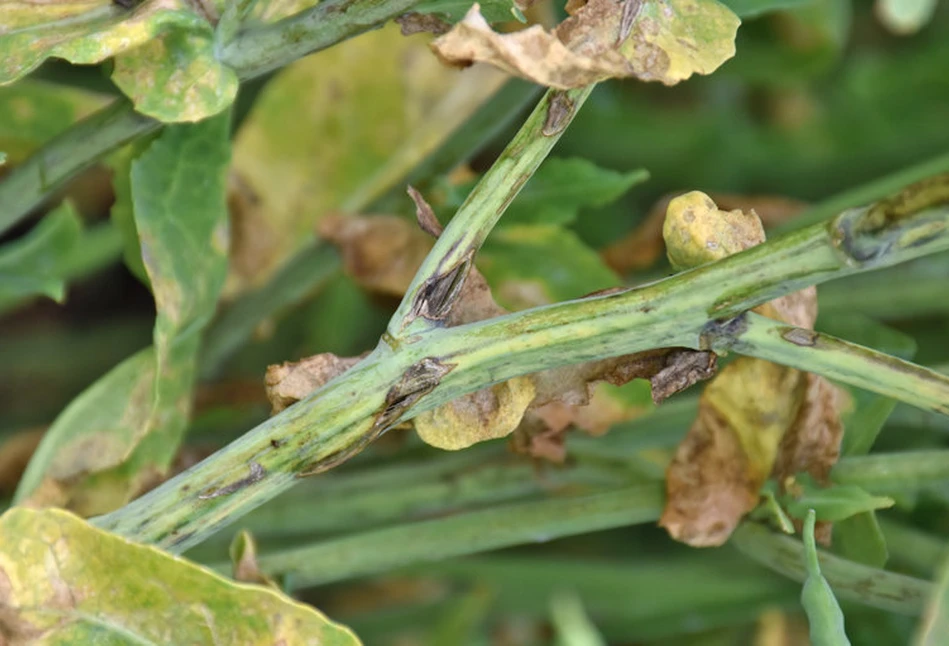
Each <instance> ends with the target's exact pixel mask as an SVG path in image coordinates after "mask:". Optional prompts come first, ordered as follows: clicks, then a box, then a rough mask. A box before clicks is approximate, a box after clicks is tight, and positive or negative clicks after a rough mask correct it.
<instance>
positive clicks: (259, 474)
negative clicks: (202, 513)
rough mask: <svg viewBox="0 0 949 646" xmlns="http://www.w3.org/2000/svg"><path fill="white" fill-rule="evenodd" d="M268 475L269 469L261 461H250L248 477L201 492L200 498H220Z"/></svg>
mask: <svg viewBox="0 0 949 646" xmlns="http://www.w3.org/2000/svg"><path fill="white" fill-rule="evenodd" d="M266 475H267V470H266V469H264V468H263V467H262V466H261V465H260V464H259V463H257V462H251V463H250V475H249V476H247V477H246V478H241V479H240V480H238V481H236V482H232V483H231V484H229V485H226V486H224V487H221V488H220V489H212V490H211V491H208V492H206V493H203V494H200V495H199V496H198V500H210V499H211V498H219V497H221V496H229V495H231V494H232V493H237V492H238V491H240V490H241V489H244V488H245V487H249V486H250V485H252V484H254V483H256V482H260V481H261V480H263V479H264V477H265V476H266Z"/></svg>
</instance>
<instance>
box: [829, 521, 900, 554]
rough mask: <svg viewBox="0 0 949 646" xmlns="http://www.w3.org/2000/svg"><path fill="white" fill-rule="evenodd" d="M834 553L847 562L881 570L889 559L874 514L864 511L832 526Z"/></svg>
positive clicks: (883, 537) (881, 532) (884, 538)
mask: <svg viewBox="0 0 949 646" xmlns="http://www.w3.org/2000/svg"><path fill="white" fill-rule="evenodd" d="M834 552H835V553H836V554H839V555H840V556H842V557H844V558H845V559H847V560H848V561H855V562H857V563H863V564H864V565H869V566H871V567H876V568H882V567H883V566H884V565H886V562H887V560H888V559H889V558H890V552H889V550H888V549H887V547H886V537H885V536H884V535H883V530H881V529H880V523H879V522H878V521H877V517H876V514H875V513H874V512H872V511H865V512H863V513H860V514H856V515H854V516H851V517H850V518H845V519H844V520H842V521H840V522H839V523H836V524H835V525H834Z"/></svg>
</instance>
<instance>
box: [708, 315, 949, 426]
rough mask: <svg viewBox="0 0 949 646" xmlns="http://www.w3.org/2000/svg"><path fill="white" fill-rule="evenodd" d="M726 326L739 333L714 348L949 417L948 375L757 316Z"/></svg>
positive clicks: (811, 331) (725, 338) (744, 317)
mask: <svg viewBox="0 0 949 646" xmlns="http://www.w3.org/2000/svg"><path fill="white" fill-rule="evenodd" d="M724 327H727V328H731V329H733V330H738V332H737V333H732V334H727V335H723V336H721V337H717V338H716V339H715V340H714V341H712V349H713V350H719V349H722V350H734V351H735V352H738V353H740V354H746V355H749V356H752V357H758V358H760V359H767V360H768V361H773V362H775V363H780V364H783V365H786V366H791V367H794V368H799V369H801V370H807V371H809V372H816V373H819V374H821V375H823V376H825V377H829V378H831V379H836V380H837V381H841V382H843V383H846V384H850V385H851V386H857V387H858V388H863V389H865V390H869V391H871V392H875V393H879V394H881V395H885V396H887V397H892V398H893V399H897V400H899V401H902V402H906V403H907V404H912V405H913V406H917V407H919V408H922V409H923V410H930V411H933V412H936V413H941V414H943V415H949V377H947V376H946V375H942V374H940V373H938V372H936V371H935V370H930V369H929V368H924V367H923V366H918V365H916V364H915V363H911V362H909V361H904V360H902V359H899V358H897V357H893V356H890V355H888V354H885V353H883V352H878V351H877V350H874V349H872V348H867V347H864V346H861V345H857V344H855V343H850V342H848V341H844V340H842V339H838V338H836V337H833V336H830V335H828V334H822V333H820V332H815V331H813V330H807V329H804V328H799V327H795V326H793V325H787V324H785V323H782V322H780V321H775V320H773V319H769V318H766V317H764V316H760V315H758V314H754V313H752V312H748V313H746V314H743V315H742V316H741V317H740V318H739V319H737V320H734V321H730V322H729V323H727V324H725V326H724ZM712 334H714V333H712Z"/></svg>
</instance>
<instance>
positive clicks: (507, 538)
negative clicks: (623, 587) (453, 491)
mask: <svg viewBox="0 0 949 646" xmlns="http://www.w3.org/2000/svg"><path fill="white" fill-rule="evenodd" d="M661 511H662V485H660V484H658V483H656V484H654V485H644V486H639V487H629V488H624V489H617V490H614V491H610V492H606V493H597V494H591V495H587V496H571V497H564V498H555V499H551V500H539V501H532V502H524V503H517V504H511V505H506V506H500V507H494V508H491V509H484V510H480V511H472V512H467V513H463V514H457V515H454V516H448V517H446V518H438V519H435V520H427V521H421V522H417V523H408V524H405V525H398V526H395V527H388V528H385V529H380V530H375V531H372V532H367V533H364V534H357V535H355V536H347V537H344V538H340V539H336V540H331V541H325V542H322V543H318V544H316V545H313V546H308V547H303V548H298V549H293V550H288V551H286V552H282V553H279V554H273V555H270V556H264V557H262V558H261V560H260V566H261V568H262V569H263V570H264V571H266V572H268V573H273V574H281V573H293V582H294V585H295V586H300V587H303V586H308V585H317V584H322V583H329V582H332V581H342V580H344V579H350V578H353V577H357V576H360V575H364V574H371V573H374V572H380V571H383V570H388V569H391V568H395V567H399V566H404V565H410V564H415V563H421V562H425V561H437V560H442V559H446V558H450V557H453V556H462V555H466V554H474V553H478V552H484V551H487V550H492V549H499V548H502V547H510V546H512V545H522V544H525V543H535V542H543V541H549V540H553V539H555V538H561V537H564V536H573V535H576V534H586V533H588V532H593V531H598V530H602V529H610V528H614V527H624V526H627V525H634V524H637V523H646V522H652V521H655V520H656V519H657V518H659V513H660V512H661ZM218 567H227V566H218Z"/></svg>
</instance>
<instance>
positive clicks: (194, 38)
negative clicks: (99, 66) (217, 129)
mask: <svg viewBox="0 0 949 646" xmlns="http://www.w3.org/2000/svg"><path fill="white" fill-rule="evenodd" d="M112 80H113V81H114V82H115V84H116V85H117V86H119V88H120V89H121V90H122V91H123V92H125V94H127V95H128V96H129V97H130V98H131V99H132V101H133V102H134V103H135V108H136V109H137V110H138V111H139V112H141V113H143V114H147V115H148V116H150V117H154V118H156V119H158V120H160V121H166V122H168V121H200V120H201V119H204V118H206V117H209V116H212V115H215V114H217V113H219V112H221V111H222V110H224V109H225V108H227V107H228V106H229V105H230V104H231V103H233V102H234V97H235V96H236V95H237V85H238V80H237V74H235V73H234V71H233V70H232V69H230V68H229V67H227V66H225V65H222V64H220V63H218V62H217V59H215V58H214V44H213V41H212V39H211V37H210V35H209V34H206V33H194V32H185V31H177V30H176V31H172V32H169V33H166V34H163V35H161V36H160V37H158V38H156V39H154V40H150V41H149V42H147V43H145V44H144V45H141V46H140V47H136V48H135V49H132V50H129V51H127V52H123V53H121V54H119V55H118V56H116V57H115V69H114V71H113V72H112Z"/></svg>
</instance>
